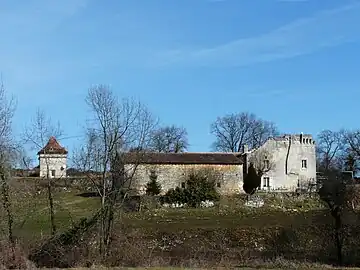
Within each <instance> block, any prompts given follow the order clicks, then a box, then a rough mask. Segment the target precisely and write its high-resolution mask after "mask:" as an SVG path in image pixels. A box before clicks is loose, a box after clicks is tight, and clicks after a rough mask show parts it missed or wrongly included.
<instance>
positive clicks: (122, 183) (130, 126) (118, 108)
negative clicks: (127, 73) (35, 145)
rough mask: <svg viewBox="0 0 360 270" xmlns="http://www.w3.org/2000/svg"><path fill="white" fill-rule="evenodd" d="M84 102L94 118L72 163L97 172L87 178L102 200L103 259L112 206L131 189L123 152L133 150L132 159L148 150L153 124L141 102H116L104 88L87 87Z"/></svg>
mask: <svg viewBox="0 0 360 270" xmlns="http://www.w3.org/2000/svg"><path fill="white" fill-rule="evenodd" d="M85 101H86V104H87V105H88V106H89V108H90V109H91V111H92V115H93V117H92V119H90V121H89V126H88V128H87V132H86V133H87V134H86V137H87V143H86V145H84V146H83V147H82V148H81V149H80V151H78V153H77V155H76V157H75V160H76V164H77V166H78V167H79V168H81V169H82V170H83V171H84V172H89V171H91V170H94V169H95V170H99V171H100V173H99V175H97V176H96V177H89V179H90V181H91V182H92V183H93V186H94V187H95V188H96V190H97V192H98V194H99V195H100V197H101V209H100V210H99V212H100V215H99V217H100V247H99V249H100V253H101V255H102V256H106V255H107V253H108V247H109V243H110V236H111V232H112V227H113V224H114V211H115V204H116V202H117V201H118V200H119V198H124V196H125V194H126V193H127V191H128V189H129V188H130V187H131V180H132V177H133V175H134V171H135V170H132V171H131V172H125V171H124V163H125V161H124V159H125V156H126V153H127V152H128V151H129V150H130V149H132V150H133V152H132V156H134V155H136V154H137V153H141V152H142V150H141V149H146V148H148V146H149V143H150V138H151V134H152V132H153V130H154V127H155V125H156V121H155V120H154V118H153V116H152V115H151V113H150V112H149V111H148V110H147V108H146V107H145V106H144V105H142V104H141V103H140V102H137V101H135V100H133V99H127V98H124V99H122V100H120V101H119V100H118V99H117V97H116V96H115V95H114V93H113V92H112V91H111V89H110V88H109V87H108V86H105V85H98V86H95V87H92V88H90V89H89V91H88V94H87V97H86V100H85ZM89 175H91V174H89Z"/></svg>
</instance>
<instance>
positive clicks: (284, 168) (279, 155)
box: [125, 134, 316, 195]
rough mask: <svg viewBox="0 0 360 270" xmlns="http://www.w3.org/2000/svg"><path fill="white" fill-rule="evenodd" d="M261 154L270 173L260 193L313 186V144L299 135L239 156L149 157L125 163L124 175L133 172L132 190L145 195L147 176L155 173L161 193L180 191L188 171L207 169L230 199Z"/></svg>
mask: <svg viewBox="0 0 360 270" xmlns="http://www.w3.org/2000/svg"><path fill="white" fill-rule="evenodd" d="M262 152H266V153H269V155H268V157H267V158H266V159H267V161H268V162H269V163H270V167H271V169H270V170H269V171H267V172H266V173H264V174H263V175H262V183H261V187H260V189H261V190H265V191H295V190H296V189H297V188H302V189H306V188H308V187H309V185H310V184H311V183H314V182H315V179H316V154H315V141H314V140H313V138H312V136H311V135H303V134H300V135H284V136H279V137H274V138H269V139H268V140H267V141H266V142H265V143H264V144H263V145H262V146H261V147H259V148H258V149H254V150H251V151H247V150H246V147H244V152H243V153H179V154H174V153H166V154H165V153H163V154H161V153H149V154H148V156H147V157H146V158H139V157H137V158H138V160H133V162H131V161H130V162H127V163H126V165H125V171H126V172H131V171H133V170H134V168H136V169H135V172H134V177H133V180H132V186H133V188H134V189H135V190H138V191H139V193H144V192H145V187H146V183H148V182H149V180H150V174H151V173H152V172H153V173H155V174H156V175H157V181H158V182H159V183H160V184H161V186H162V193H165V192H166V191H168V190H169V189H171V188H176V187H181V186H182V185H183V183H184V182H185V180H186V178H187V176H188V175H189V172H191V171H192V170H198V169H204V168H205V169H211V170H214V172H216V173H217V174H218V175H219V177H218V178H219V181H218V183H216V186H217V189H218V191H219V193H221V194H228V195H231V194H238V193H244V191H243V178H244V174H245V173H246V172H247V168H248V166H249V163H250V162H249V161H250V160H251V159H252V158H253V157H255V156H256V155H259V153H262ZM135 161H136V162H135ZM137 161H139V162H138V164H137V165H134V164H135V163H137Z"/></svg>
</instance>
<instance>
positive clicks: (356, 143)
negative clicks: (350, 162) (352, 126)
mask: <svg viewBox="0 0 360 270" xmlns="http://www.w3.org/2000/svg"><path fill="white" fill-rule="evenodd" d="M342 132H343V134H344V142H345V143H347V144H348V145H349V148H350V149H351V151H352V152H353V153H354V155H356V157H357V158H360V130H354V131H342Z"/></svg>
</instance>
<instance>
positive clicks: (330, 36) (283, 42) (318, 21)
mask: <svg viewBox="0 0 360 270" xmlns="http://www.w3.org/2000/svg"><path fill="white" fill-rule="evenodd" d="M358 25H360V3H358V2H357V3H355V4H352V5H348V6H344V7H341V8H337V9H334V10H326V11H322V12H319V13H317V14H315V15H314V16H312V17H308V18H302V19H299V20H296V21H294V22H291V23H289V24H287V25H285V26H282V27H280V28H278V29H275V30H273V31H270V32H268V33H266V34H263V35H259V36H255V37H249V38H243V39H238V40H234V41H232V42H230V43H227V44H223V45H220V46H217V47H213V48H203V49H194V50H181V49H176V50H172V51H168V52H165V53H162V54H160V55H157V57H158V60H159V64H160V65H162V66H164V65H165V66H167V65H186V66H189V65H190V66H215V67H221V66H244V65H250V64H254V63H259V62H268V61H273V60H277V59H285V58H292V57H296V56H299V55H304V54H309V53H312V52H315V51H318V50H320V49H322V48H325V47H331V46H337V45H340V44H343V43H346V42H351V41H357V40H359V39H360V28H359V27H358Z"/></svg>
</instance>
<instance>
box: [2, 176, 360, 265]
mask: <svg viewBox="0 0 360 270" xmlns="http://www.w3.org/2000/svg"><path fill="white" fill-rule="evenodd" d="M81 193H82V191H81V190H77V189H67V190H64V189H63V188H61V187H59V188H57V189H56V192H55V193H54V201H55V220H56V226H57V228H58V230H59V231H65V230H67V229H69V228H71V227H72V225H73V224H74V223H76V222H77V221H79V220H80V219H81V218H83V217H89V216H91V215H92V214H93V213H94V212H95V211H96V210H97V208H98V207H99V205H100V200H99V198H91V197H90V198H86V197H82V196H79V195H80V194H81ZM11 198H12V207H13V213H14V220H15V222H14V228H15V235H16V237H17V239H18V240H19V242H20V243H21V244H22V245H23V246H24V247H25V249H28V248H29V247H30V246H34V244H35V243H40V242H41V241H42V240H44V239H47V238H48V237H49V232H50V224H49V223H50V222H49V209H48V202H47V193H46V190H44V189H42V190H40V192H39V186H38V184H37V183H36V182H26V181H23V180H22V181H20V180H18V181H17V182H14V183H12V197H11ZM264 198H265V202H266V203H265V206H264V207H262V208H259V209H252V208H246V207H244V206H243V204H244V199H243V198H241V197H233V198H223V199H222V200H221V201H220V203H219V205H217V206H216V207H214V208H209V209H163V208H161V209H148V210H145V209H146V208H144V210H142V211H141V212H134V213H123V212H121V211H119V212H117V216H116V236H115V238H114V253H113V255H112V257H111V258H110V259H109V261H111V262H112V263H110V264H113V266H114V264H115V265H116V264H125V265H128V266H150V265H174V266H176V265H177V266H179V265H180V266H183V267H186V266H193V265H195V266H198V267H201V266H204V265H205V268H208V267H210V266H211V265H216V266H223V265H231V266H232V267H234V266H235V265H236V266H249V265H250V266H253V265H254V264H256V265H257V267H259V268H261V267H262V264H263V263H264V261H266V260H270V258H271V260H272V259H273V258H278V257H279V256H280V257H283V260H280V261H276V260H275V263H272V264H270V265H271V266H272V267H275V268H276V267H285V266H284V265H283V263H284V261H285V262H286V263H287V265H288V262H294V261H297V262H299V261H300V262H303V261H308V262H310V263H311V262H318V264H329V263H332V262H334V260H335V258H336V252H335V250H334V245H333V240H332V239H331V226H332V222H333V220H332V218H331V216H330V215H329V212H328V211H327V209H326V208H324V207H323V206H322V204H321V203H320V202H319V201H317V200H316V199H309V198H307V199H301V200H300V199H293V198H291V199H287V198H283V199H279V198H277V197H272V196H265V197H264ZM284 205H285V206H286V207H284ZM1 211H2V212H1ZM120 215H121V216H120ZM3 216H4V213H3V209H2V208H0V222H1V223H3V224H2V226H1V227H2V228H5V225H6V224H5V223H4V222H5V219H4V218H3ZM357 219H358V217H357V216H356V220H355V219H352V220H353V222H355V223H356V222H357ZM120 221H121V222H120ZM324 232H326V233H325V234H324ZM356 237H358V236H356ZM356 237H355V238H356ZM356 239H358V238H356ZM353 240H354V239H353ZM86 250H87V251H86V254H87V255H86V258H85V259H84V260H83V262H86V263H84V265H87V264H91V263H95V262H94V261H92V260H93V258H92V257H93V255H92V253H91V252H90V251H89V250H88V247H87V249H86ZM358 251H359V248H358V247H356V249H354V247H353V245H352V244H351V245H350V244H349V249H347V250H345V251H344V253H345V254H350V253H351V252H353V253H360V252H358ZM71 252H73V251H71ZM82 253H84V252H83V251H82ZM84 256H85V255H84ZM277 260H278V259H277ZM353 260H354V261H353ZM254 261H258V263H253V262H254ZM357 262H358V259H357V258H356V259H353V258H352V260H351V263H352V264H356V263H357ZM265 264H266V265H267V266H269V263H268V262H266V263H265ZM318 264H316V265H313V264H306V266H301V267H300V264H299V263H293V264H290V266H291V265H293V267H295V268H296V267H297V268H298V269H299V268H307V269H321V268H322V269H323V268H324V267H325V266H324V265H318ZM109 266H111V265H109ZM286 267H287V266H286ZM318 267H320V268H318ZM288 268H289V267H288ZM290 268H292V267H290ZM172 269H174V268H172ZM243 269H245V268H243Z"/></svg>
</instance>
